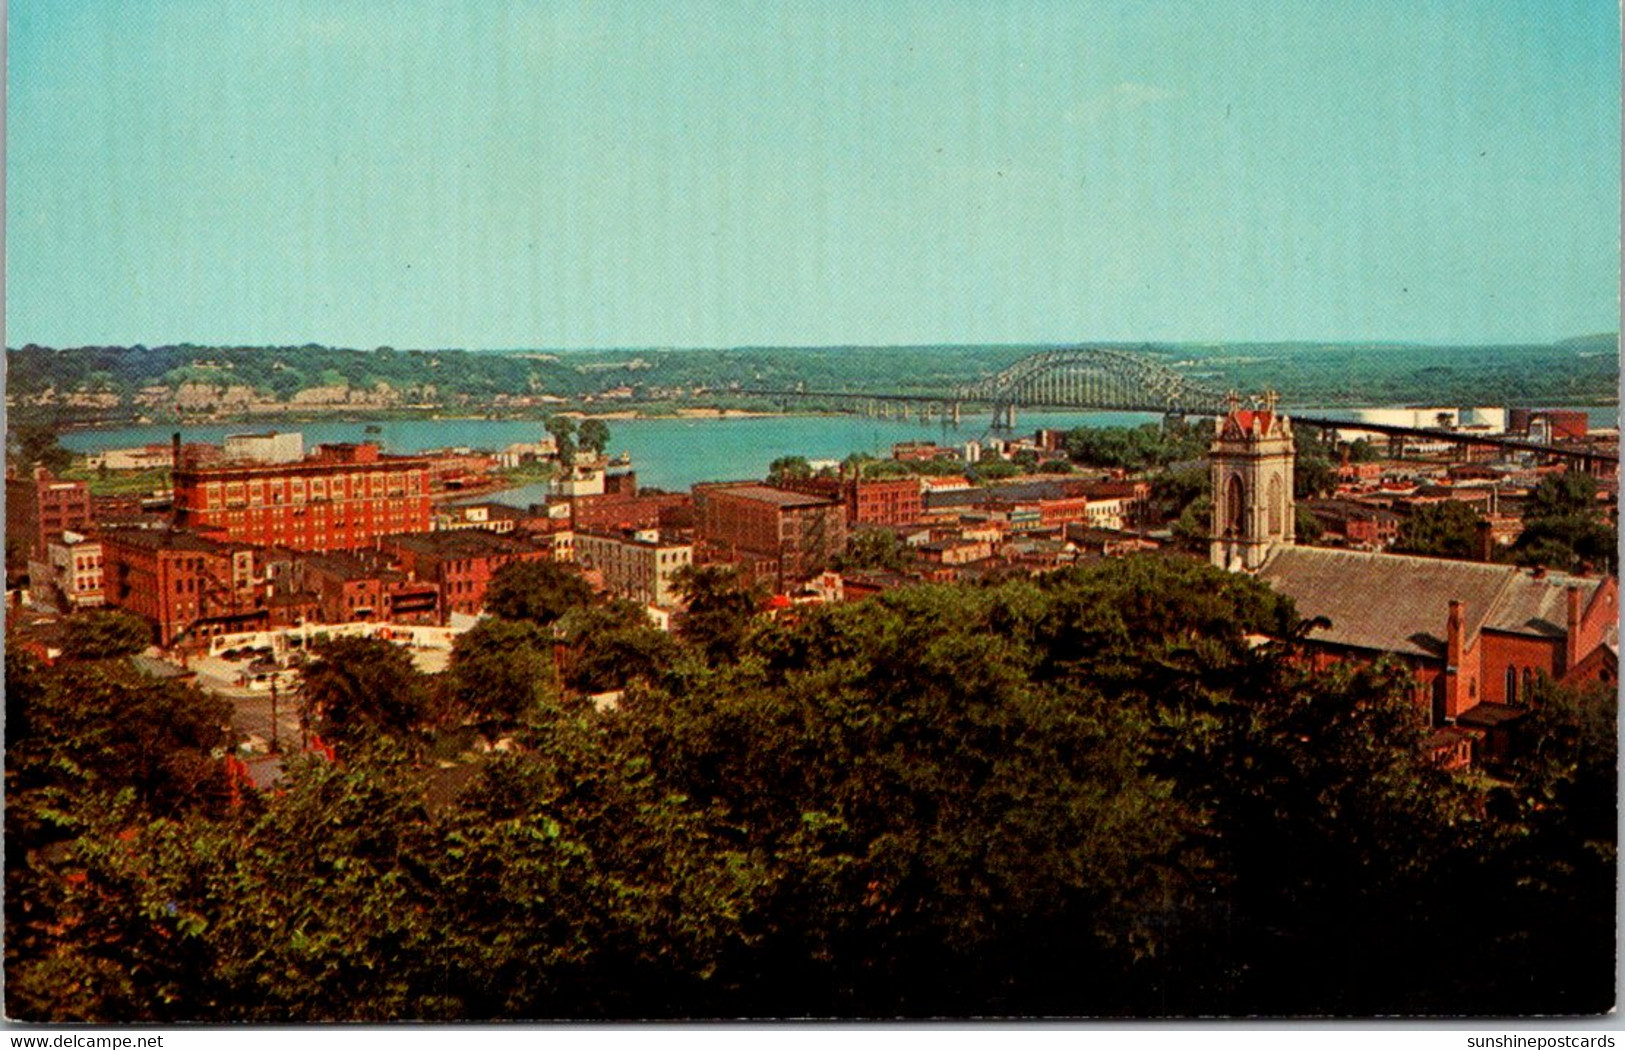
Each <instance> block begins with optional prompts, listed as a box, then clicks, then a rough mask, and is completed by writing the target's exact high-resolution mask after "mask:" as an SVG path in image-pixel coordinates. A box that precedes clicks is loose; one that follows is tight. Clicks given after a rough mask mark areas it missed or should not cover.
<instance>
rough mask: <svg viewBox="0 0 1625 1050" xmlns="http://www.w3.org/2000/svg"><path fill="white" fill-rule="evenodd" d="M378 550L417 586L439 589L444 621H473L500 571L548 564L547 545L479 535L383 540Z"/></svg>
mask: <svg viewBox="0 0 1625 1050" xmlns="http://www.w3.org/2000/svg"><path fill="white" fill-rule="evenodd" d="M378 548H379V550H380V551H382V552H383V553H384V554H385V555H386V556H388V557H389V558H391V559H392V560H393V561H394V562H395V563H396V564H397V565H398V566H399V567H400V568H401V569H402V570H403V571H404V572H407V573H409V574H410V575H411V576H412V577H413V578H414V579H416V580H425V581H432V582H434V583H435V584H437V585H438V586H439V588H440V601H441V608H442V613H443V615H448V616H449V615H450V614H451V613H466V614H468V615H477V614H478V613H479V612H480V611H481V610H482V609H484V608H485V592H486V588H488V587H489V586H490V584H491V577H492V576H494V575H496V572H497V570H498V569H500V568H502V566H504V565H507V564H509V563H511V562H516V561H551V560H553V546H552V544H551V543H546V544H543V543H534V542H531V541H529V540H523V539H518V538H516V537H513V536H498V535H497V534H496V533H493V532H485V531H484V530H481V529H460V530H457V531H454V532H430V533H423V534H421V535H416V534H403V535H395V536H385V537H382V538H381V539H380V540H379V542H378Z"/></svg>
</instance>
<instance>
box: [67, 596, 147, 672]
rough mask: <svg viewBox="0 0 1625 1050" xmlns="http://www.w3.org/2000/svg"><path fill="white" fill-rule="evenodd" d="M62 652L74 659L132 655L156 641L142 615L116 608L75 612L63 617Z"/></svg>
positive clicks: (99, 658) (98, 658) (101, 658)
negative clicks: (134, 614) (119, 610)
mask: <svg viewBox="0 0 1625 1050" xmlns="http://www.w3.org/2000/svg"><path fill="white" fill-rule="evenodd" d="M62 634H63V637H62V654H63V655H64V656H66V657H67V658H69V659H70V660H103V659H107V658H109V657H115V656H131V655H134V654H136V653H139V652H141V651H142V650H143V649H145V648H146V647H147V646H149V645H151V644H152V628H151V627H150V626H148V624H147V622H146V621H145V620H143V619H141V618H140V617H137V616H132V615H130V614H129V613H126V612H118V611H114V610H101V609H98V610H92V611H88V612H80V613H74V614H72V615H71V616H67V617H65V618H63V620H62Z"/></svg>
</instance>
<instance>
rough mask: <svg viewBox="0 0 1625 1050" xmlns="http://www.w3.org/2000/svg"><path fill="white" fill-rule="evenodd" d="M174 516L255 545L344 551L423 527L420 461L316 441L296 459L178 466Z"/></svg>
mask: <svg viewBox="0 0 1625 1050" xmlns="http://www.w3.org/2000/svg"><path fill="white" fill-rule="evenodd" d="M174 500H175V504H174V505H175V520H176V524H177V525H179V526H181V527H183V528H195V529H212V530H219V531H220V532H221V533H223V534H224V535H225V536H226V537H228V538H230V539H232V540H237V541H241V542H244V543H252V544H255V545H258V546H263V547H289V548H292V549H294V550H316V551H326V550H348V549H354V548H357V547H367V546H371V545H372V544H373V543H375V542H376V541H377V539H378V537H380V536H384V535H389V534H392V533H403V532H428V531H429V530H430V529H431V528H432V527H433V521H432V518H431V511H430V504H429V465H428V461H427V460H425V459H422V458H420V457H414V456H385V455H382V454H381V453H380V452H379V450H378V446H377V445H373V444H361V445H323V446H321V447H320V448H318V449H317V451H316V453H315V454H314V455H312V456H310V457H308V458H306V459H303V460H300V461H299V462H297V463H282V464H268V465H267V464H227V465H221V466H213V467H196V466H192V465H190V464H187V465H183V466H182V467H180V468H177V469H176V471H175V495H174Z"/></svg>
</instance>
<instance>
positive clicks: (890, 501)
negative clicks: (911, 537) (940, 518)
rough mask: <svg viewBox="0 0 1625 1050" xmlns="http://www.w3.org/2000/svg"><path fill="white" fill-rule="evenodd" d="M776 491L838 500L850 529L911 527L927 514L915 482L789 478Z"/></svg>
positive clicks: (901, 479) (908, 479)
mask: <svg viewBox="0 0 1625 1050" xmlns="http://www.w3.org/2000/svg"><path fill="white" fill-rule="evenodd" d="M773 487H774V488H781V489H788V490H789V491H791V492H805V493H808V494H810V495H814V496H823V497H824V498H826V499H832V500H839V501H840V502H841V503H842V504H843V505H844V506H845V507H846V523H847V525H848V526H855V525H912V524H914V523H915V522H917V521H919V520H920V518H921V517H922V516H923V515H924V513H925V504H924V502H923V500H922V498H921V496H920V483H919V481H918V480H917V479H915V478H872V479H852V478H844V479H843V478H786V479H784V480H783V481H780V482H778V483H776V484H775V485H774V486H773Z"/></svg>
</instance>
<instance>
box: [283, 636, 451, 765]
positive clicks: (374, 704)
mask: <svg viewBox="0 0 1625 1050" xmlns="http://www.w3.org/2000/svg"><path fill="white" fill-rule="evenodd" d="M312 655H313V656H314V657H315V659H314V660H312V661H311V662H310V663H309V664H307V665H306V666H305V668H304V686H303V688H304V698H305V702H306V703H308V704H309V705H310V707H311V709H312V711H314V712H315V714H316V716H317V720H318V725H319V726H320V727H321V731H322V733H323V735H325V736H328V737H329V738H331V739H333V740H339V741H346V742H350V743H365V742H370V741H372V740H374V739H376V738H377V737H380V736H388V737H395V738H406V737H408V736H409V735H410V734H412V733H414V732H416V731H418V730H420V729H422V728H424V727H425V723H426V719H427V717H428V714H429V696H428V690H427V687H426V684H425V682H424V680H423V675H422V674H421V673H420V672H419V671H418V670H417V668H415V667H413V666H412V657H411V654H409V653H408V652H407V651H406V650H405V649H403V648H401V647H400V646H398V645H395V644H394V643H392V642H386V641H382V640H380V639H376V638H332V639H328V640H327V641H323V642H318V643H317V644H316V645H315V646H314V647H313V648H312Z"/></svg>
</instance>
